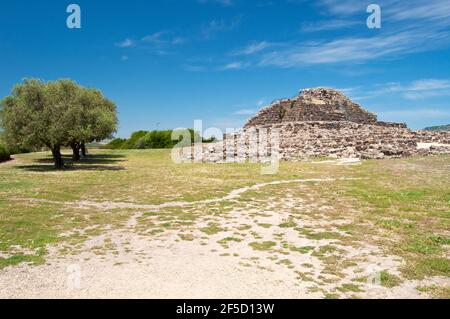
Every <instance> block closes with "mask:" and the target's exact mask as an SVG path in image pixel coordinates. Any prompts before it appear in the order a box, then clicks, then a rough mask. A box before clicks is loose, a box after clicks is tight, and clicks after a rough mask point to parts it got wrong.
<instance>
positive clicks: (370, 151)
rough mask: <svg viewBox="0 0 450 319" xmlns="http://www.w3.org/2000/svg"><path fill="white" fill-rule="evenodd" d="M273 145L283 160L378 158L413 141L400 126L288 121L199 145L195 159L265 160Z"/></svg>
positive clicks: (398, 153) (406, 150) (405, 152)
mask: <svg viewBox="0 0 450 319" xmlns="http://www.w3.org/2000/svg"><path fill="white" fill-rule="evenodd" d="M266 136H267V138H266ZM275 148H276V150H277V152H278V153H279V158H280V159H281V160H287V161H295V160H301V159H304V158H308V157H323V156H327V157H349V158H363V159H369V158H375V159H381V158H394V157H406V156H411V155H413V154H415V153H416V152H417V140H416V138H415V135H414V132H412V131H411V130H409V129H407V128H405V127H403V126H384V125H376V124H375V125H369V124H360V123H354V122H348V121H313V122H290V123H282V124H275V125H265V126H258V127H251V128H249V129H245V130H243V131H241V132H240V133H238V134H235V135H227V136H225V139H224V141H221V142H218V143H214V144H205V145H203V148H202V149H201V150H199V151H200V154H198V156H197V159H198V158H201V160H202V161H206V162H224V161H244V160H256V161H267V160H268V159H269V157H270V156H271V155H272V152H273V150H274V149H275ZM188 157H189V158H192V157H191V156H190V155H189V156H188Z"/></svg>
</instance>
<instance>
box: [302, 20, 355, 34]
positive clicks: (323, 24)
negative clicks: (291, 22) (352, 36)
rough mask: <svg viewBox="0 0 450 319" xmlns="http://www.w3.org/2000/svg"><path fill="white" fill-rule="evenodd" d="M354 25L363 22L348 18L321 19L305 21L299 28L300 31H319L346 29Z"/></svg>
mask: <svg viewBox="0 0 450 319" xmlns="http://www.w3.org/2000/svg"><path fill="white" fill-rule="evenodd" d="M356 25H363V22H361V21H358V20H349V19H346V20H344V19H334V20H322V21H317V22H305V23H303V25H302V26H301V28H300V31H301V32H321V31H330V30H338V29H346V28H350V27H354V26H356Z"/></svg>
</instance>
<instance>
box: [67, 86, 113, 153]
mask: <svg viewBox="0 0 450 319" xmlns="http://www.w3.org/2000/svg"><path fill="white" fill-rule="evenodd" d="M75 103H76V105H77V108H76V110H77V113H76V114H73V125H72V127H71V128H70V130H69V131H68V134H69V140H70V141H69V144H68V146H70V147H71V148H72V151H73V159H74V160H79V159H80V150H81V153H82V155H83V156H86V147H85V145H86V144H87V143H90V142H94V141H97V142H99V141H101V140H104V139H106V138H109V137H111V135H112V134H113V133H114V132H115V131H116V128H117V111H116V105H115V104H114V103H113V102H112V101H110V100H108V99H106V98H105V97H104V96H103V95H102V93H101V92H100V91H98V90H96V89H86V88H79V93H78V96H77V100H76V102H75Z"/></svg>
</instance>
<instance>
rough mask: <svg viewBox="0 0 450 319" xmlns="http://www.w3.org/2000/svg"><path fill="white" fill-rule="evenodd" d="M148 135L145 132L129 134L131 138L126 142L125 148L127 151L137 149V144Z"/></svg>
mask: <svg viewBox="0 0 450 319" xmlns="http://www.w3.org/2000/svg"><path fill="white" fill-rule="evenodd" d="M147 134H148V132H147V131H137V132H134V133H133V134H131V137H130V138H129V139H128V140H127V142H126V145H125V148H127V149H137V148H141V147H138V142H139V141H140V140H141V139H142V138H143V137H145V136H146V135H147Z"/></svg>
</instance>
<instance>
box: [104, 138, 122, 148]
mask: <svg viewBox="0 0 450 319" xmlns="http://www.w3.org/2000/svg"><path fill="white" fill-rule="evenodd" d="M127 142H128V141H127V140H126V139H123V138H115V139H113V140H112V141H111V142H109V143H108V144H106V145H105V146H103V148H106V149H110V150H120V149H125V148H126V146H127Z"/></svg>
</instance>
